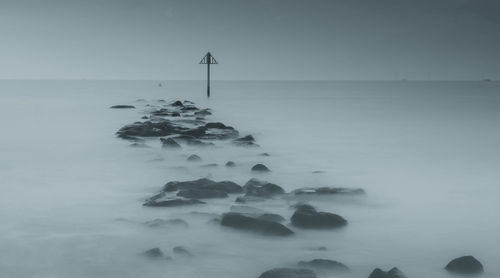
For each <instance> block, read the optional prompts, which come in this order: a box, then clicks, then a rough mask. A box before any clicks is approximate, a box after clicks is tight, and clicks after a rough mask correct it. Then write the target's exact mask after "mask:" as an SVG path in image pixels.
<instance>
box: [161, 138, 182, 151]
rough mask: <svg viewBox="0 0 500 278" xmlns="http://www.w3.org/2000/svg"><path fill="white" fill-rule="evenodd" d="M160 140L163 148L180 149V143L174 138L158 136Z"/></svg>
mask: <svg viewBox="0 0 500 278" xmlns="http://www.w3.org/2000/svg"><path fill="white" fill-rule="evenodd" d="M160 141H161V144H162V147H163V148H164V149H180V148H181V145H179V143H177V142H175V140H174V139H172V138H167V139H165V138H160Z"/></svg>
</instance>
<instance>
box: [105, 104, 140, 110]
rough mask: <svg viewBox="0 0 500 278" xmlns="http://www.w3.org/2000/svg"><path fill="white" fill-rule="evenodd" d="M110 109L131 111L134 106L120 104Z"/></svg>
mask: <svg viewBox="0 0 500 278" xmlns="http://www.w3.org/2000/svg"><path fill="white" fill-rule="evenodd" d="M110 108H112V109H132V108H135V106H133V105H122V104H120V105H113V106H111V107H110Z"/></svg>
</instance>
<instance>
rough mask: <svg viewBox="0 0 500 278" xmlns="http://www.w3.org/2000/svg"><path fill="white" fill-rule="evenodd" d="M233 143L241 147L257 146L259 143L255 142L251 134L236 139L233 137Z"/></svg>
mask: <svg viewBox="0 0 500 278" xmlns="http://www.w3.org/2000/svg"><path fill="white" fill-rule="evenodd" d="M232 143H233V145H236V146H242V147H258V146H259V145H257V144H255V138H253V136H252V135H247V136H245V137H241V138H238V139H234V140H233V141H232Z"/></svg>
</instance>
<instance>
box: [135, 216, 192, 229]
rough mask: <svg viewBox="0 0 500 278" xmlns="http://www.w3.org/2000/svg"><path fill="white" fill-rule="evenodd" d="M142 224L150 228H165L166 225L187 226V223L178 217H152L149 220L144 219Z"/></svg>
mask: <svg viewBox="0 0 500 278" xmlns="http://www.w3.org/2000/svg"><path fill="white" fill-rule="evenodd" d="M144 224H145V225H146V226H148V227H151V228H167V227H178V228H188V227H189V224H188V223H187V222H186V221H184V220H182V219H180V218H176V219H168V220H166V219H154V220H151V221H146V222H144Z"/></svg>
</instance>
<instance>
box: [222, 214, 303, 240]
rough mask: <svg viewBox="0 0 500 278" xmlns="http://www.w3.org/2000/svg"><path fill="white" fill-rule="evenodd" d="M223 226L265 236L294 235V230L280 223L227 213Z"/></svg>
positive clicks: (223, 218) (223, 219)
mask: <svg viewBox="0 0 500 278" xmlns="http://www.w3.org/2000/svg"><path fill="white" fill-rule="evenodd" d="M221 225H222V226H226V227H231V228H234V229H239V230H245V231H250V232H256V233H259V234H263V235H273V236H289V235H292V234H294V232H293V231H292V230H290V229H289V228H287V227H285V226H283V225H282V224H280V223H277V222H273V221H268V220H262V219H258V218H254V217H250V216H247V215H243V214H240V213H234V212H230V213H226V214H224V216H223V217H222V220H221Z"/></svg>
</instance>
